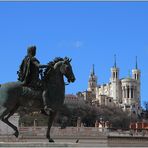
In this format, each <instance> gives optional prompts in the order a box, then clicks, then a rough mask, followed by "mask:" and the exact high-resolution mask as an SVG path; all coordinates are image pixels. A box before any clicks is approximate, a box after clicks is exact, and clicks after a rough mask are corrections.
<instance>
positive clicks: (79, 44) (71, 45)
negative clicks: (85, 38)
mask: <svg viewBox="0 0 148 148" xmlns="http://www.w3.org/2000/svg"><path fill="white" fill-rule="evenodd" d="M58 46H59V47H60V48H81V47H82V46H83V42H82V41H79V40H76V41H66V40H62V41H60V42H59V43H58Z"/></svg>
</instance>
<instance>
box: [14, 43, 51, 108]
mask: <svg viewBox="0 0 148 148" xmlns="http://www.w3.org/2000/svg"><path fill="white" fill-rule="evenodd" d="M35 55H36V46H31V47H29V48H28V49H27V56H25V58H24V59H23V61H22V63H21V65H20V69H19V71H17V74H18V80H19V81H21V82H23V86H27V87H30V88H33V89H35V90H38V89H41V90H44V84H43V81H42V80H40V78H39V74H40V73H41V72H42V69H43V68H47V67H48V65H40V62H39V61H38V59H37V58H35ZM40 69H41V70H40ZM41 79H42V73H41ZM43 104H44V107H45V108H47V107H46V106H47V104H46V102H45V100H44V99H43Z"/></svg>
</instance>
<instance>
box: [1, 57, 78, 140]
mask: <svg viewBox="0 0 148 148" xmlns="http://www.w3.org/2000/svg"><path fill="white" fill-rule="evenodd" d="M70 62H71V60H70V59H69V58H67V57H66V58H56V60H54V61H53V62H50V63H52V65H53V68H52V70H51V64H50V66H49V67H47V68H46V69H45V71H44V77H43V79H42V81H43V83H44V89H41V90H40V89H39V90H34V89H32V88H30V87H27V86H23V85H22V82H20V81H17V82H9V83H5V84H1V86H0V120H2V121H3V122H4V123H6V124H7V125H8V126H10V127H11V128H12V129H13V130H14V131H15V132H14V134H13V135H15V137H18V136H19V131H18V129H17V127H16V126H15V125H13V124H12V123H11V122H10V121H8V119H9V117H11V116H12V115H13V114H14V113H15V112H17V111H18V112H19V109H20V108H27V109H28V111H29V112H34V111H40V110H41V109H43V107H44V106H43V99H45V100H46V101H47V104H48V107H49V108H50V109H51V110H50V111H49V114H46V116H47V117H48V128H47V132H46V137H47V139H48V140H49V142H54V140H53V139H52V138H51V137H50V129H51V126H52V123H53V120H54V117H55V116H56V113H57V111H58V110H59V108H60V107H61V106H62V104H63V103H64V98H65V82H64V76H65V77H66V78H67V80H68V82H69V83H70V82H74V81H75V76H74V73H73V70H72V66H71V64H70ZM48 65H49V64H48Z"/></svg>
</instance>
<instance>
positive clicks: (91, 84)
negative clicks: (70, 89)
mask: <svg viewBox="0 0 148 148" xmlns="http://www.w3.org/2000/svg"><path fill="white" fill-rule="evenodd" d="M96 87H97V77H96V75H95V68H94V64H93V67H92V71H91V73H90V76H89V81H88V91H91V92H92V93H93V94H96Z"/></svg>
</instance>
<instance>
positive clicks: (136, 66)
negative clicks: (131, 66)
mask: <svg viewBox="0 0 148 148" xmlns="http://www.w3.org/2000/svg"><path fill="white" fill-rule="evenodd" d="M135 68H136V69H138V63H137V56H136V65H135Z"/></svg>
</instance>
